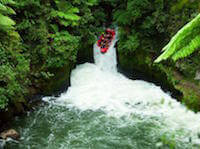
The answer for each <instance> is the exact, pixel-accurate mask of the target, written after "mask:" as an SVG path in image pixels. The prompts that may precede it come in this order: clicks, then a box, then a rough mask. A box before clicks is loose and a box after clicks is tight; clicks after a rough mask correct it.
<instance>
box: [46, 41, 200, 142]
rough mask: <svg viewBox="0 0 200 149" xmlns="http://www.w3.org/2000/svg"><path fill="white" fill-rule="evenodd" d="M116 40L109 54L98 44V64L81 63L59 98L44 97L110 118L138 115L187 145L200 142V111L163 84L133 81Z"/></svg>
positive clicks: (132, 119) (95, 55)
mask: <svg viewBox="0 0 200 149" xmlns="http://www.w3.org/2000/svg"><path fill="white" fill-rule="evenodd" d="M116 41H117V39H115V40H114V41H113V43H112V45H111V46H110V48H109V50H108V52H107V53H105V54H101V53H100V49H99V48H98V47H97V45H96V44H95V45H94V59H95V64H92V63H85V64H82V65H78V66H77V67H76V69H74V70H73V71H72V73H71V86H70V87H69V88H68V91H67V92H65V93H63V94H61V96H60V97H58V98H56V100H54V101H51V100H50V99H51V98H52V97H45V98H44V99H43V100H45V101H47V102H51V103H53V104H56V105H61V106H65V107H67V108H72V109H74V108H75V109H78V110H80V111H83V112H84V111H87V110H91V111H99V110H100V111H103V112H104V113H105V114H106V115H107V116H109V117H115V118H121V117H125V119H127V123H129V122H133V123H136V121H137V120H135V121H134V117H140V119H142V120H143V121H144V122H153V123H155V126H156V127H159V129H160V130H159V132H156V133H161V132H162V133H165V132H167V133H170V134H174V136H173V137H175V139H176V140H179V141H180V140H181V141H182V142H184V143H185V144H187V143H189V142H191V140H192V141H193V143H194V144H200V139H199V137H198V136H199V133H200V114H199V113H197V114H195V113H194V112H192V111H189V110H188V109H187V108H186V107H184V106H183V105H182V104H180V103H179V102H177V101H176V100H175V99H173V98H172V97H171V96H170V95H169V94H167V93H165V92H163V91H162V89H161V88H160V87H159V86H156V85H154V84H152V83H148V82H145V81H142V80H130V79H128V78H126V77H125V76H123V75H122V74H120V73H118V72H117V68H116V65H117V61H116V49H115V47H114V45H115V42H116Z"/></svg>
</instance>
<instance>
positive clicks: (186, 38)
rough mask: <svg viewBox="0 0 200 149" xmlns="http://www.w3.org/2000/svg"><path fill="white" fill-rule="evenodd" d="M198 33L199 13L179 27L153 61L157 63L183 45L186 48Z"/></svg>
mask: <svg viewBox="0 0 200 149" xmlns="http://www.w3.org/2000/svg"><path fill="white" fill-rule="evenodd" d="M198 34H200V14H199V15H197V16H196V17H195V18H194V19H193V20H192V21H191V22H189V23H188V24H186V25H185V26H184V27H183V28H182V29H180V30H179V31H178V32H177V33H176V35H175V36H174V37H172V39H171V40H170V42H169V43H168V44H167V45H166V46H165V47H164V48H163V49H162V51H164V53H162V54H161V55H160V56H159V57H158V58H157V59H156V60H155V62H156V63H158V62H160V61H162V60H166V59H167V58H169V57H171V56H172V55H173V54H174V53H175V52H177V50H178V49H184V47H185V48H186V46H187V44H190V43H193V42H192V40H193V39H194V41H195V38H196V36H198ZM199 44H200V43H199ZM180 53H181V51H180ZM180 53H179V54H180Z"/></svg>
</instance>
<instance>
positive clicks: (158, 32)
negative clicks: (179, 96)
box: [0, 0, 200, 109]
mask: <svg viewBox="0 0 200 149" xmlns="http://www.w3.org/2000/svg"><path fill="white" fill-rule="evenodd" d="M199 7H200V2H199V1H194V0H173V1H172V0H102V1H98V0H84V1H83V0H15V1H13V0H0V109H5V108H7V107H8V105H11V106H15V105H17V103H27V102H28V100H29V98H28V97H29V96H30V95H33V94H45V93H46V90H48V89H47V88H48V87H47V82H48V83H50V82H51V81H50V80H53V78H54V77H55V76H56V75H57V73H58V72H59V71H62V70H63V68H65V69H66V67H68V69H69V70H70V69H71V68H72V67H73V65H74V64H76V62H77V54H78V52H79V51H81V50H82V51H85V52H89V51H91V50H92V45H93V43H95V41H96V39H97V37H98V36H99V35H100V33H101V32H102V31H103V30H104V29H105V28H106V27H116V26H117V27H118V30H119V39H120V40H119V42H118V48H117V50H118V51H119V53H123V54H124V55H134V54H135V53H140V52H144V53H150V54H151V55H152V57H153V59H154V60H155V58H156V57H158V56H159V55H160V53H161V49H162V48H163V47H164V45H166V44H167V43H168V42H169V40H170V38H171V37H172V36H174V35H175V33H176V32H177V31H178V30H179V29H181V27H183V26H184V25H185V24H186V23H188V22H190V21H191V20H192V19H193V18H194V17H195V16H197V15H198V13H199V9H200V8H199ZM198 57H199V52H196V53H195V56H193V60H192V62H191V61H186V62H185V63H192V68H194V67H195V68H197V67H199V66H198V65H196V63H198V62H199V60H198V59H197V58H198ZM189 59H190V58H189ZM141 61H146V62H147V63H149V64H150V63H151V62H150V61H149V59H141ZM189 73H192V75H193V73H194V72H193V71H190V72H189ZM54 82H55V80H54Z"/></svg>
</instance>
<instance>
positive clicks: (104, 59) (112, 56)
mask: <svg viewBox="0 0 200 149" xmlns="http://www.w3.org/2000/svg"><path fill="white" fill-rule="evenodd" d="M116 42H117V34H116V35H115V38H114V40H113V41H112V43H111V45H110V47H109V49H108V51H107V52H106V53H105V54H102V53H101V52H100V47H98V46H97V44H94V49H93V53H94V61H95V64H96V66H98V67H99V68H100V69H101V70H103V71H110V72H117V67H116V66H117V56H116V49H115V47H114V46H115V43H116Z"/></svg>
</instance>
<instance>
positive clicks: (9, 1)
mask: <svg viewBox="0 0 200 149" xmlns="http://www.w3.org/2000/svg"><path fill="white" fill-rule="evenodd" d="M0 3H1V4H3V5H7V4H15V1H13V0H0Z"/></svg>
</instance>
